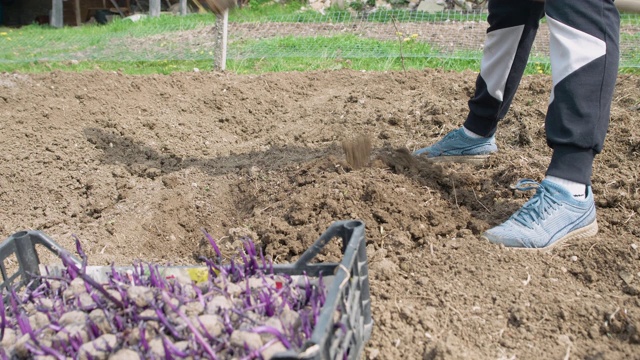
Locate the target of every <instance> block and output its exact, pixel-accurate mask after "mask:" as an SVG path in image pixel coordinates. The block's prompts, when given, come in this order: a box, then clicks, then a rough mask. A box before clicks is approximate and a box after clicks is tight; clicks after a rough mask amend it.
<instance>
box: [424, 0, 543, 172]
mask: <svg viewBox="0 0 640 360" xmlns="http://www.w3.org/2000/svg"><path fill="white" fill-rule="evenodd" d="M488 11H489V16H488V19H487V21H488V22H489V29H488V30H487V37H486V40H485V44H484V50H483V55H482V62H481V65H480V74H479V75H478V77H477V80H476V91H475V95H474V96H473V98H471V99H470V100H469V115H468V116H467V119H466V121H465V123H464V127H462V128H460V129H457V130H454V131H452V132H451V133H449V134H447V136H445V137H444V138H443V139H441V140H440V141H438V142H437V143H436V144H433V145H431V146H428V147H425V148H422V149H420V150H417V151H415V152H414V155H426V156H427V157H428V158H431V159H432V160H435V161H461V162H474V161H482V160H484V159H486V157H487V156H488V154H491V153H493V152H496V151H497V150H498V148H497V146H496V144H495V139H494V137H493V134H494V133H495V131H496V127H497V124H498V121H499V120H500V119H502V118H503V117H504V116H505V115H506V113H507V111H508V109H509V106H510V105H511V101H512V100H513V97H514V95H515V93H516V90H517V88H518V85H519V84H520V80H521V79H522V74H523V72H524V69H525V67H526V65H527V61H528V58H529V52H530V51H531V46H532V45H533V40H534V39H535V36H536V32H537V30H538V25H539V22H540V18H541V17H542V15H543V14H544V3H541V2H537V1H531V0H489V6H488Z"/></svg>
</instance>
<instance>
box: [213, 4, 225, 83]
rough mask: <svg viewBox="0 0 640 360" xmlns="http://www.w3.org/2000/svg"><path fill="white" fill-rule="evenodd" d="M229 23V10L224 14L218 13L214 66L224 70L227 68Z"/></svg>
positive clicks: (216, 68) (218, 69)
mask: <svg viewBox="0 0 640 360" xmlns="http://www.w3.org/2000/svg"><path fill="white" fill-rule="evenodd" d="M228 25H229V10H225V11H224V13H222V15H218V14H216V25H215V41H214V43H215V49H214V52H215V54H214V61H213V68H214V70H216V71H224V70H225V69H226V68H227V27H228Z"/></svg>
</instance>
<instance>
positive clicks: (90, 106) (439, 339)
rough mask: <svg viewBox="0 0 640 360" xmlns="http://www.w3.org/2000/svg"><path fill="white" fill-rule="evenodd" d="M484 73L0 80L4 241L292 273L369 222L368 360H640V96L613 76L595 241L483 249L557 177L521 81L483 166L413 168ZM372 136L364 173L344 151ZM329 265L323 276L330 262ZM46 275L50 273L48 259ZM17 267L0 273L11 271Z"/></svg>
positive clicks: (541, 110) (535, 105)
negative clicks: (232, 254)
mask: <svg viewBox="0 0 640 360" xmlns="http://www.w3.org/2000/svg"><path fill="white" fill-rule="evenodd" d="M475 78H476V73H474V72H464V73H448V72H441V71H436V70H424V71H409V72H406V73H403V72H388V73H370V72H357V71H335V72H306V73H280V74H267V75H259V76H257V75H251V76H249V75H242V76H241V75H234V74H221V73H202V72H201V73H180V74H173V75H168V76H160V75H156V76H128V75H123V74H119V73H109V72H90V73H80V74H77V73H65V72H53V73H49V74H38V75H24V74H2V75H0V114H1V116H2V119H3V120H2V121H1V122H0V148H1V149H2V150H1V151H0V160H1V161H0V234H3V237H6V236H9V235H10V234H12V233H13V232H15V231H19V230H23V229H38V230H42V231H44V232H45V233H46V234H47V235H49V236H50V237H52V238H53V239H55V240H56V241H57V242H59V243H60V244H61V245H63V246H64V247H66V248H68V249H73V238H72V235H73V234H75V235H77V236H78V237H79V238H80V239H81V240H82V241H83V244H84V247H85V250H86V251H87V253H88V254H89V259H90V261H91V263H92V264H93V265H108V264H111V263H115V264H131V262H132V261H134V260H136V259H142V260H145V261H157V262H161V263H167V262H170V263H173V264H194V263H197V262H198V257H199V256H208V255H210V252H211V250H210V249H209V248H208V246H206V245H205V244H204V243H203V242H202V238H203V236H202V229H203V228H204V229H206V230H208V231H209V232H210V233H211V234H212V235H213V236H214V237H216V238H217V239H219V241H220V242H221V244H222V246H223V249H225V251H228V250H230V249H231V248H232V247H233V246H234V244H237V239H238V237H239V236H242V235H248V236H251V237H252V238H254V239H255V240H256V241H257V242H258V243H259V244H261V246H262V247H263V248H264V250H265V251H266V253H267V254H269V255H271V256H273V257H274V258H275V259H276V261H277V262H281V263H285V262H291V261H293V260H295V259H296V257H297V256H298V255H299V254H300V253H301V252H302V251H304V250H305V249H306V248H307V247H308V246H309V245H310V244H311V243H312V242H313V241H314V240H315V239H316V238H317V237H318V236H319V235H320V234H321V233H322V232H323V231H324V230H325V229H326V228H327V227H328V226H329V225H330V224H331V223H332V222H333V221H336V220H342V219H362V220H364V222H365V223H366V228H367V233H366V235H367V243H368V247H367V249H368V261H369V266H370V274H371V279H370V281H371V291H372V306H373V316H374V321H375V325H374V330H373V335H372V338H371V340H370V341H369V342H368V344H367V347H366V353H365V356H366V358H369V359H373V358H378V359H397V358H401V357H402V358H406V359H420V358H424V359H458V358H475V359H513V358H521V359H531V358H543V359H562V358H565V359H566V358H588V359H616V358H640V355H639V354H640V297H639V296H640V295H639V294H640V265H639V263H640V262H639V260H640V253H639V251H640V250H639V249H638V246H639V245H640V238H639V237H640V219H639V216H638V210H639V207H640V194H639V192H638V186H639V180H638V174H639V165H638V164H639V162H638V159H639V153H640V135H639V134H638V130H637V123H638V120H640V111H639V109H640V107H639V105H638V104H639V102H640V77H638V76H628V75H621V76H620V77H619V80H618V86H617V89H616V94H615V100H614V104H613V110H612V116H611V125H610V128H609V134H608V136H607V140H606V144H605V150H604V151H603V153H602V154H601V155H599V156H598V157H597V159H596V164H595V170H594V177H593V188H594V194H595V197H596V202H597V211H598V222H599V225H600V232H599V234H598V235H597V236H596V237H594V238H590V239H586V240H579V241H574V242H570V243H567V244H566V245H564V246H562V247H560V248H558V249H555V250H553V251H552V252H550V253H537V252H522V251H514V250H508V249H504V248H501V247H498V246H495V245H491V244H489V243H487V242H486V241H483V240H482V239H481V238H480V234H481V233H482V232H483V231H484V230H486V229H488V228H489V227H491V226H493V225H496V224H498V223H500V222H502V221H504V220H505V219H506V218H507V217H508V216H509V215H510V214H511V213H512V212H513V211H515V210H516V209H517V208H518V207H519V206H520V205H522V204H523V203H524V202H525V201H526V199H527V198H528V197H529V196H530V195H531V194H530V193H529V194H522V193H516V192H514V191H513V190H512V189H511V188H510V186H512V185H513V184H515V182H516V181H517V180H518V179H520V178H531V179H535V180H537V181H540V180H541V179H542V178H543V177H544V172H545V169H546V166H547V165H548V162H549V155H550V150H549V149H548V148H547V147H546V145H545V137H544V134H545V131H544V116H545V111H546V105H547V102H548V99H549V91H550V83H551V79H550V77H548V76H542V75H541V76H529V77H525V78H524V80H523V82H522V85H521V88H520V91H519V93H518V94H517V95H516V99H515V101H514V104H513V106H512V109H511V112H510V113H509V115H508V116H507V117H506V118H505V119H504V120H503V121H502V123H501V124H500V128H499V130H498V133H497V142H498V146H499V147H500V152H499V153H498V154H496V155H495V156H493V157H491V158H490V159H489V160H488V161H487V162H486V163H484V164H482V165H469V164H466V165H451V164H449V165H446V164H445V165H438V164H431V163H427V162H425V161H422V160H416V159H414V158H412V157H411V156H410V155H409V151H412V150H414V149H416V148H418V147H421V146H424V145H426V144H429V143H431V142H433V141H435V140H436V139H438V138H439V137H441V136H442V135H443V134H445V133H446V132H448V131H449V130H451V129H454V128H456V127H458V126H460V124H461V123H462V120H463V119H464V117H465V115H466V111H467V110H466V109H467V107H466V106H467V105H466V102H467V99H468V98H469V96H470V95H471V94H472V93H473V90H474V84H475ZM359 135H365V136H369V137H370V139H371V145H372V147H373V152H372V155H371V158H370V161H369V162H368V163H367V164H366V166H364V167H362V168H359V169H357V170H355V169H353V168H352V167H351V166H350V165H349V163H347V161H346V159H345V156H344V154H343V152H342V145H341V144H342V141H343V140H345V139H348V138H351V137H356V136H359ZM337 249H338V247H337V246H334V247H332V248H330V249H329V251H327V252H325V253H324V254H323V256H322V257H321V258H320V259H319V260H320V261H334V260H336V259H337V258H338V256H339V254H338V252H337ZM44 259H45V261H52V259H51V258H49V257H46V256H45V257H44ZM8 265H9V266H11V264H8Z"/></svg>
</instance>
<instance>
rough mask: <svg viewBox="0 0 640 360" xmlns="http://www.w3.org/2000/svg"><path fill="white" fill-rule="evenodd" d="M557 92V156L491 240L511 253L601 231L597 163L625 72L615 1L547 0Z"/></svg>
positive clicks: (550, 125)
mask: <svg viewBox="0 0 640 360" xmlns="http://www.w3.org/2000/svg"><path fill="white" fill-rule="evenodd" d="M545 11H546V14H547V23H548V25H549V31H550V34H551V38H550V50H551V71H552V78H553V89H552V92H551V98H550V101H549V109H548V112H547V118H546V130H547V143H548V144H549V146H550V147H551V148H552V149H553V155H552V159H551V163H550V165H549V168H548V170H547V178H546V179H545V180H544V181H542V183H541V184H537V183H535V182H534V181H531V180H525V181H521V182H520V183H519V184H518V188H519V189H520V190H528V189H533V188H537V191H536V194H535V195H534V196H533V197H532V198H531V199H530V200H529V201H528V202H527V203H526V204H525V205H524V206H523V207H522V208H521V209H520V210H518V211H517V212H516V213H515V214H514V215H512V216H511V217H510V218H509V219H508V220H507V221H506V222H505V223H503V224H501V225H499V226H497V227H495V228H493V229H490V230H488V231H487V232H486V233H485V234H484V235H485V237H486V238H487V239H489V241H491V242H494V243H499V244H504V245H506V246H510V247H525V248H550V247H553V246H556V245H558V244H560V243H562V242H563V241H566V240H569V239H575V238H584V237H589V236H593V235H595V234H596V233H597V231H598V225H597V221H596V210H595V204H594V199H593V193H592V191H591V186H590V184H591V173H592V165H593V160H594V157H595V155H596V154H597V153H599V152H600V151H601V150H602V146H603V143H604V138H605V135H606V132H607V128H608V124H609V112H610V108H611V101H612V98H613V90H614V86H615V81H616V77H617V73H618V62H619V34H620V20H619V14H618V11H617V10H616V8H615V6H614V4H613V0H582V1H575V0H547V2H546V9H545Z"/></svg>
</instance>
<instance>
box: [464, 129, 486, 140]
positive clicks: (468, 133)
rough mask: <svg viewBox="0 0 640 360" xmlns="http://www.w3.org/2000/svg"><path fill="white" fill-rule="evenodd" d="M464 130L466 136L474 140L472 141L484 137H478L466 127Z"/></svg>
mask: <svg viewBox="0 0 640 360" xmlns="http://www.w3.org/2000/svg"><path fill="white" fill-rule="evenodd" d="M462 130H463V131H464V134H465V135H467V136H468V137H470V138H472V139H480V138H483V137H484V136H482V135H478V134H476V133H474V132H473V131H471V130H469V129H467V128H466V127H464V126H463V127H462Z"/></svg>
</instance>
